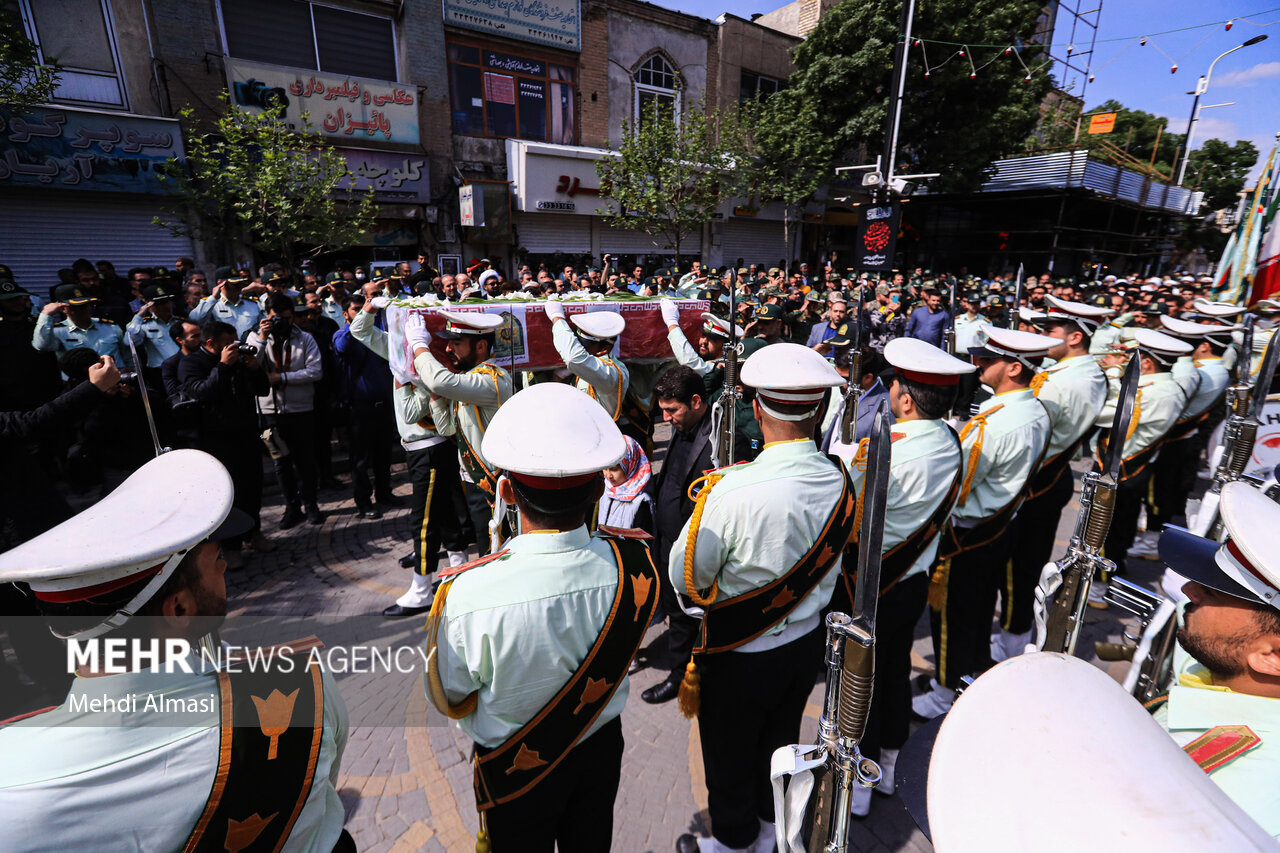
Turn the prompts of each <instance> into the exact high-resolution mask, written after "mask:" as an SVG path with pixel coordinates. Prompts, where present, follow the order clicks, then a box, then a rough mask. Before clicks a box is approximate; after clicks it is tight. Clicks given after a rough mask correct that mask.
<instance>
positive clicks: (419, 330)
mask: <svg viewBox="0 0 1280 853" xmlns="http://www.w3.org/2000/svg"><path fill="white" fill-rule="evenodd" d="M404 339H405V340H406V341H407V342H408V344H409V348H410V349H412V350H415V351H416V350H419V349H422V348H424V347H428V346H430V345H431V333H430V332H428V331H427V321H426V320H425V319H424V318H423V316H422V315H421V314H410V315H409V319H407V320H405V321H404Z"/></svg>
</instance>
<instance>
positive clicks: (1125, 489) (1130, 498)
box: [1102, 465, 1151, 575]
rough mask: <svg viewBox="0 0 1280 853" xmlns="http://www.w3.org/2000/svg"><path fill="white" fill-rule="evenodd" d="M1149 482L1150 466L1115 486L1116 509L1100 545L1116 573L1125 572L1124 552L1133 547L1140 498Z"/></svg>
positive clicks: (1140, 508) (1140, 507)
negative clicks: (1114, 565)
mask: <svg viewBox="0 0 1280 853" xmlns="http://www.w3.org/2000/svg"><path fill="white" fill-rule="evenodd" d="M1150 482H1151V466H1150V465H1147V466H1146V467H1145V468H1143V469H1142V473H1141V474H1139V475H1138V476H1136V477H1132V478H1130V479H1128V480H1125V481H1124V482H1123V483H1121V484H1120V485H1119V486H1118V487H1117V488H1116V511H1115V514H1114V515H1112V516H1111V528H1110V529H1109V530H1107V538H1106V540H1105V542H1104V543H1103V546H1102V556H1104V557H1106V558H1107V559H1108V560H1110V561H1111V562H1113V563H1115V564H1116V574H1118V575H1122V574H1124V573H1125V563H1124V559H1125V554H1127V553H1128V551H1129V549H1130V548H1132V547H1133V537H1134V536H1136V535H1137V532H1138V515H1139V514H1140V513H1141V512H1142V499H1143V498H1144V497H1146V494H1147V486H1148V485H1149V484H1150Z"/></svg>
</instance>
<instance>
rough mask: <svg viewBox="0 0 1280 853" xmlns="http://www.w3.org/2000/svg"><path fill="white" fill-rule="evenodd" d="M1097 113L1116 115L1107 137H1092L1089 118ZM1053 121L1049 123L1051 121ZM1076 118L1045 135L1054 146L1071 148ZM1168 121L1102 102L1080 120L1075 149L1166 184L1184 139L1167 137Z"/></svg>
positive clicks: (1172, 136) (1178, 136) (1057, 126)
mask: <svg viewBox="0 0 1280 853" xmlns="http://www.w3.org/2000/svg"><path fill="white" fill-rule="evenodd" d="M1098 113H1115V114H1116V120H1115V125H1114V127H1113V129H1112V130H1111V132H1110V133H1096V134H1091V133H1089V132H1088V130H1089V116H1091V115H1096V114H1098ZM1050 120H1052V119H1050ZM1074 123H1075V116H1074V115H1072V116H1071V117H1070V120H1069V121H1065V122H1058V123H1057V125H1056V127H1054V128H1053V129H1052V130H1050V131H1046V132H1045V136H1046V138H1047V139H1048V140H1049V141H1051V142H1052V143H1053V144H1058V145H1070V144H1071V140H1072V137H1073V136H1074V134H1075V127H1074ZM1168 128H1169V119H1167V118H1165V117H1164V116H1158V115H1153V114H1152V113H1148V112H1143V111H1142V110H1131V109H1129V108H1128V107H1126V106H1124V104H1121V103H1120V102H1119V101H1103V102H1102V103H1101V104H1098V105H1097V106H1096V107H1091V108H1090V109H1088V110H1087V111H1086V112H1085V114H1084V115H1083V117H1082V118H1081V119H1080V137H1079V139H1077V140H1076V147H1077V148H1083V149H1086V150H1088V151H1089V156H1090V157H1092V158H1093V159H1095V160H1102V161H1103V162H1106V163H1111V164H1112V165H1115V166H1121V167H1123V168H1126V169H1132V170H1134V171H1137V172H1142V173H1143V174H1150V175H1151V176H1152V177H1155V178H1159V179H1160V180H1164V181H1167V180H1169V179H1170V177H1171V175H1172V170H1173V166H1174V163H1175V160H1174V158H1175V157H1181V156H1182V146H1183V145H1184V144H1185V143H1186V139H1187V138H1186V137H1185V136H1183V135H1182V134H1180V133H1169V131H1168Z"/></svg>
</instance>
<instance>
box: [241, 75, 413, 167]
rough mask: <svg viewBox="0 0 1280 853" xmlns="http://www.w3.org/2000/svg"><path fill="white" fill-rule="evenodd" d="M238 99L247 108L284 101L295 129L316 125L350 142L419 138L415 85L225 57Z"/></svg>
mask: <svg viewBox="0 0 1280 853" xmlns="http://www.w3.org/2000/svg"><path fill="white" fill-rule="evenodd" d="M226 64H227V85H228V88H230V90H231V100H232V102H233V103H235V104H237V105H239V106H241V107H246V108H248V109H263V108H264V107H268V106H274V105H276V104H280V105H282V106H283V107H284V108H285V121H286V122H287V123H288V124H289V126H290V127H299V126H301V124H302V119H301V116H302V114H303V113H307V114H308V117H309V120H310V122H311V126H312V128H313V129H315V130H316V131H318V132H320V133H322V134H324V135H325V136H332V137H335V138H337V139H344V140H347V141H348V142H356V141H358V140H361V139H364V140H376V141H378V142H403V143H406V144H410V145H416V144H417V142H418V94H417V91H416V90H415V88H414V87H413V86H410V85H405V84H401V83H388V82H386V81H384V80H366V79H365V78H363V77H348V76H346V75H342V74H326V73H324V72H318V71H309V70H306V69H299V68H282V67H280V66H278V65H265V64H262V63H259V62H245V61H244V60H242V59H231V58H230V57H228V58H227V60H226Z"/></svg>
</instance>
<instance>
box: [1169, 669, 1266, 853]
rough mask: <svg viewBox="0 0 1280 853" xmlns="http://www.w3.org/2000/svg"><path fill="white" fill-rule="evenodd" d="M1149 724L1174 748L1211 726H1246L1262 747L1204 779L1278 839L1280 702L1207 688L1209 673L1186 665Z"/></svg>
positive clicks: (1208, 686) (1183, 744)
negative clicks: (1163, 732)
mask: <svg viewBox="0 0 1280 853" xmlns="http://www.w3.org/2000/svg"><path fill="white" fill-rule="evenodd" d="M1155 720H1156V722H1157V723H1159V724H1160V725H1161V726H1162V727H1163V728H1164V729H1165V730H1166V731H1168V732H1169V734H1170V736H1172V737H1173V739H1174V740H1175V741H1176V742H1177V743H1178V745H1179V746H1186V745H1187V744H1189V743H1191V742H1192V741H1193V740H1195V739H1196V738H1198V737H1200V736H1201V735H1202V734H1204V733H1205V732H1207V731H1208V730H1210V729H1212V728H1214V727H1215V726H1238V725H1244V726H1248V727H1249V728H1250V729H1252V730H1253V732H1254V734H1256V735H1258V737H1260V738H1261V739H1262V743H1261V744H1260V745H1259V746H1257V747H1255V748H1253V749H1251V750H1249V751H1248V752H1246V753H1245V754H1243V755H1241V756H1239V757H1238V758H1235V759H1233V760H1231V761H1229V762H1228V763H1226V764H1224V765H1222V766H1221V767H1218V768H1217V769H1216V770H1214V771H1212V772H1211V773H1209V778H1210V779H1212V780H1213V781H1214V782H1216V783H1217V785H1218V787H1219V788H1221V789H1222V790H1223V791H1224V792H1226V794H1227V796H1229V797H1231V799H1232V800H1234V801H1235V802H1236V805H1238V806H1240V808H1242V809H1244V810H1245V812H1246V813H1248V815H1249V817H1251V818H1253V819H1254V820H1255V821H1257V822H1258V823H1259V824H1260V825H1261V826H1262V828H1263V829H1265V830H1266V831H1267V832H1269V833H1271V834H1272V835H1275V836H1277V837H1280V786H1277V785H1276V778H1277V776H1278V775H1280V699H1271V698H1268V697H1265V696H1250V695H1248V694H1245V693H1235V692H1232V691H1230V690H1227V689H1226V688H1224V687H1218V686H1215V685H1214V684H1213V678H1212V676H1211V675H1210V674H1209V671H1208V670H1207V669H1205V668H1204V667H1203V666H1201V665H1200V664H1199V663H1197V662H1196V661H1194V660H1189V661H1188V662H1187V664H1186V665H1185V666H1184V667H1183V668H1182V669H1181V670H1180V671H1179V674H1178V680H1177V682H1176V683H1175V684H1174V685H1173V687H1171V688H1170V689H1169V701H1168V702H1167V703H1165V704H1164V705H1163V706H1161V707H1160V709H1159V710H1157V711H1156V713H1155Z"/></svg>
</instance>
